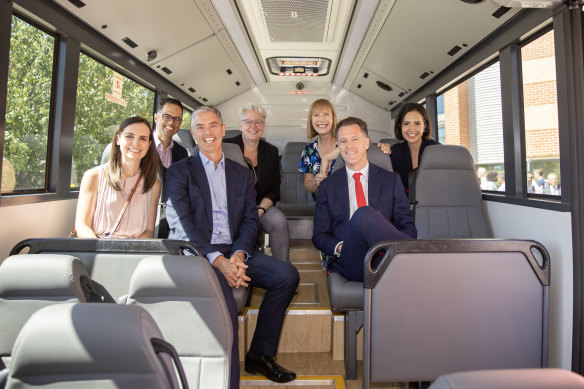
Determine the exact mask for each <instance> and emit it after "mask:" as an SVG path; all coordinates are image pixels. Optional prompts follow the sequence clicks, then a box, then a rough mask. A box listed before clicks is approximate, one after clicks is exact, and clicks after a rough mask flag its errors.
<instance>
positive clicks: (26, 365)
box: [6, 304, 181, 389]
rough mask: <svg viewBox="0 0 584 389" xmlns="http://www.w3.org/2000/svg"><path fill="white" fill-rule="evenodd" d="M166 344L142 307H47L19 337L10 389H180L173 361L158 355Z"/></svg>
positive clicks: (79, 305)
mask: <svg viewBox="0 0 584 389" xmlns="http://www.w3.org/2000/svg"><path fill="white" fill-rule="evenodd" d="M162 339H163V338H162V334H161V333H160V330H159V329H158V326H157V325H156V323H155V322H154V320H152V317H150V315H149V314H148V312H146V311H145V310H144V309H142V308H140V307H132V306H124V305H117V304H62V305H53V306H50V307H45V308H43V309H41V310H39V311H38V312H36V313H35V314H34V315H33V316H32V317H31V318H30V320H29V321H28V322H27V323H26V325H25V326H24V328H23V329H22V331H21V332H20V334H19V335H18V340H17V341H16V344H15V346H14V350H13V353H14V354H13V355H14V357H13V363H12V365H11V367H10V369H9V374H8V380H7V383H6V388H10V389H12V388H33V387H34V388H36V387H40V386H43V387H44V386H47V387H48V386H50V387H71V388H72V387H99V388H128V389H130V388H161V389H162V388H178V387H179V385H178V380H177V377H176V373H175V370H174V368H173V366H172V361H171V359H170V357H169V356H168V355H167V354H164V353H160V354H159V353H158V350H159V349H160V348H161V346H162V348H164V347H168V343H166V342H164V341H163V340H162ZM169 349H170V350H172V346H170V348H169ZM178 370H179V371H180V370H181V369H180V365H178Z"/></svg>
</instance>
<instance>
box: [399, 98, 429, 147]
mask: <svg viewBox="0 0 584 389" xmlns="http://www.w3.org/2000/svg"><path fill="white" fill-rule="evenodd" d="M412 111H418V112H419V113H420V115H422V117H423V118H424V133H423V134H422V138H424V139H430V137H431V136H432V124H431V123H430V116H428V112H427V111H426V108H424V106H423V105H422V104H418V103H407V104H406V105H404V106H403V107H402V108H401V109H400V110H399V113H398V115H397V120H396V121H395V127H394V130H393V132H394V133H395V137H396V138H397V139H399V140H404V136H403V134H402V129H401V127H402V123H403V121H404V118H405V117H406V115H407V114H408V112H412Z"/></svg>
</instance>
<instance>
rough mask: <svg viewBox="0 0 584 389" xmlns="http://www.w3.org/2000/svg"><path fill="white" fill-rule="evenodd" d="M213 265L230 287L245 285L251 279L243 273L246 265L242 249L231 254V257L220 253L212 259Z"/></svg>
mask: <svg viewBox="0 0 584 389" xmlns="http://www.w3.org/2000/svg"><path fill="white" fill-rule="evenodd" d="M213 266H215V267H216V268H217V269H219V271H220V272H221V274H223V276H224V277H225V279H226V280H227V283H228V284H229V286H231V287H233V286H235V287H236V288H239V287H240V286H245V287H247V286H248V284H247V283H248V282H249V281H251V278H249V277H248V276H247V275H246V274H245V269H247V267H248V266H247V265H246V264H245V254H244V253H243V251H238V252H236V253H234V254H232V255H231V258H227V257H225V256H223V255H220V256H218V257H217V258H215V261H213Z"/></svg>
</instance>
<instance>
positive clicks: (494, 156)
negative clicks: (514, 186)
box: [436, 62, 505, 191]
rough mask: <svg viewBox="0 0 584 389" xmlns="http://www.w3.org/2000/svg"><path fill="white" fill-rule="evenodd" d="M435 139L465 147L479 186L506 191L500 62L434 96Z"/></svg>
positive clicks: (485, 188)
mask: <svg viewBox="0 0 584 389" xmlns="http://www.w3.org/2000/svg"><path fill="white" fill-rule="evenodd" d="M436 105H437V111H438V134H437V135H438V141H439V142H440V143H444V144H451V145H460V146H464V147H466V148H467V149H468V150H469V151H470V153H471V155H472V157H473V159H474V162H475V167H476V169H477V178H478V179H479V180H480V183H481V189H483V190H490V191H505V166H504V159H503V117H502V111H501V78H500V73H499V62H495V63H494V64H492V65H490V66H489V67H487V68H485V69H483V70H481V71H480V72H478V73H477V74H475V75H474V76H473V77H471V78H469V79H467V80H465V81H464V82H461V83H460V84H458V85H456V86H454V87H453V88H451V89H449V90H447V91H446V92H444V93H443V94H441V95H440V96H438V97H437V102H436Z"/></svg>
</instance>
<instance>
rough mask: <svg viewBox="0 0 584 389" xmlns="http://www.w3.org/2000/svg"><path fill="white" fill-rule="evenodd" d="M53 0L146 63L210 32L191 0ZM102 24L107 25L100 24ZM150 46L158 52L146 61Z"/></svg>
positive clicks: (167, 54) (170, 53)
mask: <svg viewBox="0 0 584 389" xmlns="http://www.w3.org/2000/svg"><path fill="white" fill-rule="evenodd" d="M55 2H56V3H58V4H59V5H61V6H62V7H63V8H65V9H67V10H68V11H69V12H71V13H73V14H74V15H76V16H77V17H79V18H80V19H81V20H83V21H84V22H85V23H87V24H89V25H90V26H92V27H93V28H94V29H95V30H97V31H98V32H99V33H101V34H103V35H105V36H106V37H108V38H109V39H110V40H112V41H113V42H114V43H115V44H117V45H119V46H120V47H122V48H123V49H124V50H126V51H128V52H129V53H131V54H132V55H134V56H135V57H137V58H138V59H140V60H141V61H143V62H145V63H147V64H149V65H152V64H156V63H157V62H160V61H161V60H163V59H164V58H166V57H169V56H171V55H174V54H176V53H177V52H180V51H181V50H184V49H185V48H188V47H190V46H192V45H193V44H194V43H196V42H199V41H201V40H204V39H205V38H207V37H208V36H210V35H212V34H213V29H212V28H211V27H210V26H209V23H207V20H206V19H205V17H204V15H203V14H202V13H201V11H200V9H199V7H198V6H197V4H196V3H195V1H194V0H165V1H142V0H84V3H85V4H86V6H85V7H82V8H77V7H76V6H74V5H73V4H71V3H70V2H69V1H68V0H55ZM128 15H134V17H133V18H128ZM104 25H105V26H107V28H102V26H104ZM125 37H129V38H130V39H131V40H132V41H134V42H135V43H136V44H137V45H138V47H136V48H134V49H133V48H131V47H130V46H128V45H126V44H125V43H124V42H122V39H123V38H125ZM150 50H156V51H157V52H158V56H157V58H156V59H155V60H154V61H151V62H148V61H147V57H148V52H149V51H150Z"/></svg>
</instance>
